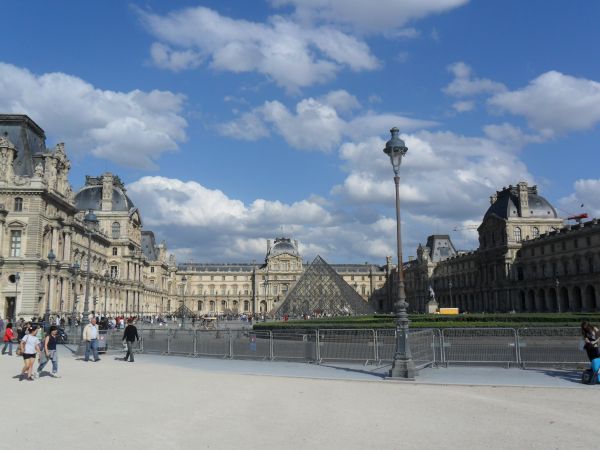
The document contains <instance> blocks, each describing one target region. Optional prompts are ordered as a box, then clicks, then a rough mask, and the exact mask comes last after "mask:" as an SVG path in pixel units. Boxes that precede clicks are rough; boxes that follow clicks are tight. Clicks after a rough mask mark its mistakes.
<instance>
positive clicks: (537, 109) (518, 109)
mask: <svg viewBox="0 0 600 450" xmlns="http://www.w3.org/2000/svg"><path fill="white" fill-rule="evenodd" d="M488 103H489V104H490V105H491V106H494V107H497V108H499V109H500V110H503V111H507V112H510V113H512V114H515V115H520V116H523V117H525V118H526V119H527V121H528V123H529V125H530V126H531V127H532V128H533V129H535V130H537V131H538V132H539V133H541V134H543V135H545V136H554V135H557V134H562V133H566V132H569V131H577V130H585V129H589V128H592V127H594V126H595V125H596V124H597V123H598V122H600V83H598V82H597V81H593V80H588V79H585V78H576V77H573V76H570V75H565V74H562V73H560V72H556V71H550V72H546V73H543V74H542V75H540V76H539V77H537V78H535V79H534V80H532V81H531V82H530V83H529V84H528V85H527V86H526V87H524V88H522V89H518V90H515V91H508V92H499V93H497V94H495V95H494V96H493V97H491V98H490V99H489V100H488Z"/></svg>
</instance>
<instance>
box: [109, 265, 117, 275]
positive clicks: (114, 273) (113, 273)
mask: <svg viewBox="0 0 600 450" xmlns="http://www.w3.org/2000/svg"><path fill="white" fill-rule="evenodd" d="M110 276H111V277H113V278H117V277H118V276H119V266H110Z"/></svg>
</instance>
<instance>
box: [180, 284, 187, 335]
mask: <svg viewBox="0 0 600 450" xmlns="http://www.w3.org/2000/svg"><path fill="white" fill-rule="evenodd" d="M181 282H182V283H183V285H182V286H181V328H183V327H184V325H185V283H186V282H187V277H186V276H185V275H184V276H183V277H182V278H181Z"/></svg>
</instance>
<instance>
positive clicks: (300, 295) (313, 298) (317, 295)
mask: <svg viewBox="0 0 600 450" xmlns="http://www.w3.org/2000/svg"><path fill="white" fill-rule="evenodd" d="M372 313H373V309H372V308H371V306H370V305H369V304H368V303H367V302H366V301H365V300H363V298H362V297H361V296H360V295H359V294H358V293H357V292H356V291H355V290H354V289H353V288H352V286H350V285H349V284H348V283H346V282H345V281H344V279H343V278H342V276H341V275H340V274H338V273H337V272H336V271H335V270H334V269H333V268H332V267H331V266H330V265H329V264H327V263H326V262H325V260H323V258H321V257H320V256H317V257H316V258H315V259H314V261H313V262H312V263H311V265H310V266H309V267H308V269H306V271H305V272H304V274H303V275H302V276H301V277H300V279H299V280H298V282H297V283H296V285H295V286H294V288H293V289H292V290H291V291H290V293H289V294H288V295H287V297H286V298H285V300H284V301H283V302H282V303H281V305H279V307H278V308H277V309H276V310H275V311H274V314H275V315H276V316H279V317H282V316H284V315H286V314H287V315H288V316H291V317H301V316H303V315H309V316H312V317H315V316H354V315H360V314H372Z"/></svg>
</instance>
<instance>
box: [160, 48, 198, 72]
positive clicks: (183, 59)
mask: <svg viewBox="0 0 600 450" xmlns="http://www.w3.org/2000/svg"><path fill="white" fill-rule="evenodd" d="M150 55H151V56H152V61H154V64H156V66H158V67H160V68H161V69H170V70H172V71H174V72H178V71H180V70H184V69H192V68H194V67H197V66H199V65H200V64H201V63H202V56H201V55H200V54H199V53H197V52H195V51H193V50H183V51H177V50H173V49H171V48H170V47H169V46H168V45H164V44H161V43H159V42H155V43H154V44H152V46H151V47H150Z"/></svg>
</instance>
